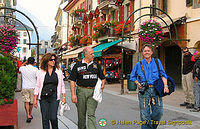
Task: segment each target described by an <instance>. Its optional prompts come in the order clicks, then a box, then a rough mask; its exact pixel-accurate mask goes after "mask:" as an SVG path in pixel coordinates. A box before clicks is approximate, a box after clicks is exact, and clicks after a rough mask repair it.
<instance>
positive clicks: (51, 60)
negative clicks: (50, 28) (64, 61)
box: [34, 53, 66, 129]
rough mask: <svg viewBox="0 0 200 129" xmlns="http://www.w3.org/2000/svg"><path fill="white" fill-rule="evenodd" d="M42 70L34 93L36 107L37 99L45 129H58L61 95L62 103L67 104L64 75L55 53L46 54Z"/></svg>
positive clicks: (42, 60)
mask: <svg viewBox="0 0 200 129" xmlns="http://www.w3.org/2000/svg"><path fill="white" fill-rule="evenodd" d="M40 67H41V70H40V71H39V73H38V76H37V84H36V87H35V91H34V95H35V96H34V106H35V107H37V100H36V99H37V97H38V99H40V108H41V114H42V125H43V129H50V124H49V121H50V122H51V125H52V129H58V118H57V111H58V106H59V100H60V95H61V94H62V102H63V103H66V97H65V87H64V82H63V74H62V71H61V69H60V68H59V65H58V60H57V56H56V55H55V54H54V53H46V54H45V55H44V56H43V57H42V59H41V64H40Z"/></svg>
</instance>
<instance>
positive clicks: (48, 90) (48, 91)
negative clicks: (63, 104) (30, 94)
mask: <svg viewBox="0 0 200 129" xmlns="http://www.w3.org/2000/svg"><path fill="white" fill-rule="evenodd" d="M55 93H56V87H55V86H54V85H52V84H48V85H45V86H44V87H43V88H42V92H41V95H42V96H46V97H50V96H52V95H53V94H55Z"/></svg>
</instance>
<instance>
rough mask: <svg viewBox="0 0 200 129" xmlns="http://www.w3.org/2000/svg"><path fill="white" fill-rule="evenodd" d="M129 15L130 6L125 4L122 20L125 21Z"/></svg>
mask: <svg viewBox="0 0 200 129" xmlns="http://www.w3.org/2000/svg"><path fill="white" fill-rule="evenodd" d="M129 15H130V4H126V6H125V7H124V19H125V20H126V19H127V18H128V16H129Z"/></svg>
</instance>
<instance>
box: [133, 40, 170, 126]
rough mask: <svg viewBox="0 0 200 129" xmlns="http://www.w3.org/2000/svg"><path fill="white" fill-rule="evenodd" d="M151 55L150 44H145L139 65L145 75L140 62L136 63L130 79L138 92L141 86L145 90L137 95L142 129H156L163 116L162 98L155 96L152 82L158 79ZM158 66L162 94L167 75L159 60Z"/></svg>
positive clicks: (166, 87) (167, 90) (165, 89)
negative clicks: (162, 84) (144, 87)
mask: <svg viewBox="0 0 200 129" xmlns="http://www.w3.org/2000/svg"><path fill="white" fill-rule="evenodd" d="M152 54H153V48H152V46H151V45H150V44H146V45H144V46H143V47H142V55H143V56H144V59H143V60H141V63H142V66H143V68H144V71H145V75H144V73H143V71H142V67H141V64H140V62H137V63H136V65H135V66H134V68H133V70H132V72H131V77H130V80H131V81H133V82H135V83H136V84H137V86H138V88H139V91H142V89H143V86H144V85H146V90H144V92H139V93H138V97H139V106H140V118H141V121H142V122H143V125H142V126H141V128H142V129H156V128H157V126H158V122H159V121H160V119H161V117H162V115H163V103H162V98H161V97H159V96H158V95H157V94H156V89H155V88H154V85H153V84H154V81H155V80H157V79H158V78H159V73H158V68H157V65H156V62H155V59H154V58H152ZM158 65H159V68H160V73H161V76H162V80H163V83H164V92H166V93H168V92H169V89H168V85H167V75H166V73H165V71H164V69H163V66H162V64H161V62H160V60H159V59H158Z"/></svg>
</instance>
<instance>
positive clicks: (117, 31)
mask: <svg viewBox="0 0 200 129" xmlns="http://www.w3.org/2000/svg"><path fill="white" fill-rule="evenodd" d="M124 23H125V21H123V22H120V23H116V24H114V25H113V27H114V28H113V29H114V31H115V34H116V35H117V36H121V35H122V29H123V26H124ZM130 23H131V22H130V21H127V23H126V25H125V28H124V29H125V31H124V32H125V33H127V32H129V31H130V27H131V24H130Z"/></svg>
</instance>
